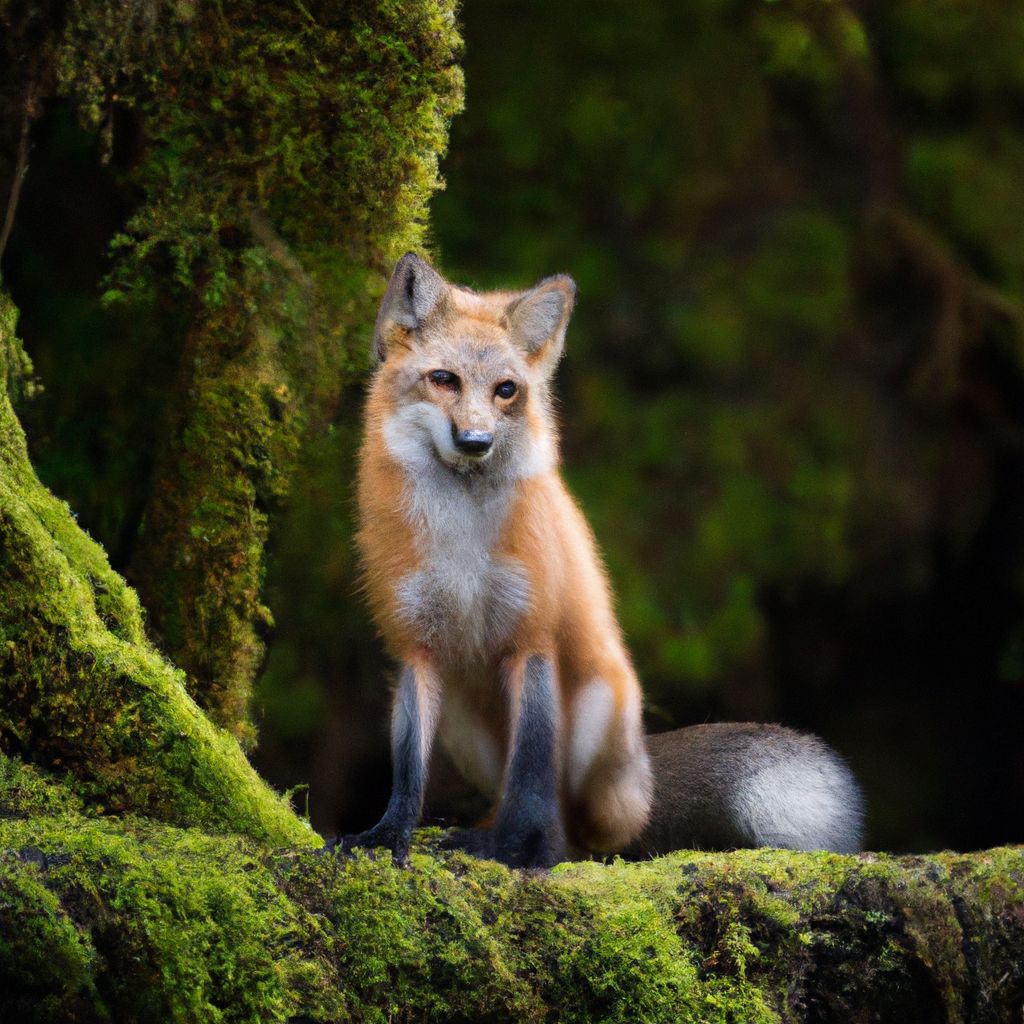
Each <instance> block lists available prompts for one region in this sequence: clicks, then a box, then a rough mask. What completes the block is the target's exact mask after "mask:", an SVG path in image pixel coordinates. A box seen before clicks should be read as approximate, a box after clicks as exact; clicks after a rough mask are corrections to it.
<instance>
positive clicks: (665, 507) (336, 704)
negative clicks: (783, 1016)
mask: <svg viewBox="0 0 1024 1024" xmlns="http://www.w3.org/2000/svg"><path fill="white" fill-rule="evenodd" d="M1011 7H1012V5H1006V4H1003V3H1002V2H1000V0H989V2H980V0H978V2H970V3H960V2H956V3H954V2H952V0H946V2H936V3H933V4H929V5H922V4H919V3H916V2H910V0H895V2H890V3H878V4H874V3H862V4H844V3H838V2H836V3H829V4H822V3H806V4H802V3H786V2H777V3H766V2H756V3H754V2H747V3H738V2H710V0H704V2H688V3H685V4H683V3H674V2H673V3H670V2H664V3H637V2H635V0H634V2H631V3H625V2H596V3H595V2H588V3H582V2H578V0H569V2H564V3H558V4H548V3H544V4H542V3H539V2H522V3H517V4H515V5H511V4H493V3H492V4H486V3H472V2H471V3H469V4H467V6H466V7H465V9H464V11H463V21H464V28H465V37H466V55H465V61H464V66H465V70H466V84H467V107H466V112H465V113H464V114H463V115H462V116H460V117H459V118H458V119H457V120H456V121H455V123H454V125H453V131H452V139H451V148H450V152H449V154H448V156H447V158H446V160H445V162H444V165H443V171H444V173H445V176H446V178H447V182H448V188H447V190H446V191H445V192H443V193H441V194H440V195H439V196H438V197H437V199H436V201H435V203H434V206H433V214H432V232H433V240H434V254H435V257H436V260H437V262H438V263H439V265H440V266H441V267H442V269H444V270H445V272H446V273H448V274H449V276H451V277H452V278H453V279H454V280H457V281H459V282H461V283H466V284H470V285H472V286H475V287H481V288H483V287H491V286H502V287H511V286H518V285H521V286H526V285H528V284H530V283H532V282H533V281H534V280H535V279H537V278H540V277H543V276H546V275H547V274H550V273H553V272H556V271H567V272H569V273H571V274H572V275H573V276H574V277H575V279H576V281H577V283H578V285H579V289H580V292H579V296H580V297H579V304H578V311H577V314H576V317H575V319H574V322H573V324H572V326H571V328H570V332H569V340H568V350H567V352H568V354H567V357H566V360H565V363H564V365H563V367H562V370H561V371H560V383H559V388H560V394H561V402H562V421H563V435H564V454H565V462H566V475H567V477H568V480H569V483H570V486H571V488H572V490H573V491H574V493H575V494H576V495H577V496H578V497H579V499H580V501H581V502H582V504H583V506H584V508H585V510H586V512H587V515H588V517H589V519H590V521H591V523H592V525H593V527H594V529H595V531H596V533H597V535H598V538H599V541H600V543H601V546H602V549H603V550H604V552H605V557H606V560H607V563H608V567H609V570H610V573H611V576H612V580H613V584H614V588H615V592H616V594H617V598H618V608H619V613H620V618H621V621H622V625H623V628H624V630H625V633H626V636H627V639H628V642H629V645H630V648H631V650H632V652H633V654H634V658H635V660H636V662H637V667H638V669H639V672H640V675H641V678H642V679H643V681H644V684H645V688H646V692H647V695H648V722H649V726H650V728H651V729H652V730H657V729H664V728H670V727H673V726H676V725H682V724H689V723H694V722H700V721H708V720H718V719H739V720H744V719H761V720H772V721H781V722H784V723H786V724H790V725H794V726H798V727H801V728H806V729H810V730H813V731H815V732H818V733H820V734H821V735H822V736H824V737H825V738H826V739H827V740H828V741H829V742H831V743H832V744H833V745H835V746H836V747H838V748H839V749H840V750H841V751H842V752H843V753H844V754H846V755H847V756H848V758H849V760H850V762H851V764H852V765H853V767H854V769H855V771H856V772H857V774H858V775H859V777H860V778H861V779H862V780H863V782H864V784H865V788H866V790H867V797H868V805H869V829H870V835H869V843H870V845H872V846H873V847H877V848H886V849H894V850H924V849H929V848H936V847H943V846H950V847H956V848H962V849H969V848H975V847H981V846H989V845H994V844H997V843H1002V842H1010V841H1016V842H1022V841H1024V810H1022V808H1024V747H1022V744H1021V742H1020V732H1021V726H1022V723H1024V332H1022V323H1021V298H1022V294H1024V64H1022V63H1021V60H1020V54H1021V53H1022V52H1024V14H1022V13H1020V12H1016V11H1014V10H1012V9H1011ZM33 142H34V150H33V159H32V166H31V171H30V175H29V176H28V178H27V179H26V185H25V191H24V195H23V200H22V204H21V207H20V208H19V217H18V222H17V226H16V231H15V234H14V236H13V237H12V239H11V243H10V246H9V248H8V251H7V253H6V255H5V260H4V266H3V272H4V278H5V281H6V282H7V284H8V286H9V287H10V290H11V293H12V296H13V298H14V300H15V301H16V303H17V304H18V306H19V307H20V309H21V310H22V321H21V333H22V335H23V337H24V339H25V342H26V346H27V348H28V350H29V352H30V354H31V356H32V357H33V359H34V360H35V363H36V369H37V373H38V375H39V377H40V379H41V381H42V383H43V385H44V388H45V390H44V391H43V393H42V394H41V395H40V396H38V397H37V398H35V399H33V400H31V401H28V402H25V403H23V406H22V408H20V409H19V413H20V415H21V416H22V419H23V422H24V423H25V425H26V429H27V431H28V433H29V437H30V443H31V446H32V451H33V456H34V458H35V461H36V465H37V466H38V468H39V470H40V473H41V475H42V476H43V478H44V480H45V482H46V483H47V484H48V485H50V486H51V487H52V488H53V489H54V490H55V491H56V492H57V493H58V494H60V495H61V496H63V497H65V498H66V499H67V500H68V501H69V502H70V504H71V505H72V507H73V508H74V509H75V511H76V513H77V514H78V515H79V517H80V521H81V522H82V523H83V524H84V525H86V526H87V527H88V528H89V530H90V531H91V532H92V533H93V534H94V536H96V537H97V538H98V539H99V540H101V541H102V542H103V543H104V545H106V547H107V549H108V551H109V552H110V554H111V558H112V560H113V562H114V564H115V565H116V566H118V567H119V568H122V569H123V568H124V567H126V566H127V565H128V563H129V561H130V558H131V554H132V549H133V546H134V544H135V539H136V537H137V535H138V529H139V521H138V520H139V516H140V514H141V509H142V508H143V506H144V504H145V497H146V494H147V486H148V479H149V477H148V475H149V473H150V472H151V470H152V451H153V446H154V444H155V443H156V438H157V436H158V433H159V429H160V425H161V423H162V416H163V414H164V412H165V410H164V408H163V397H162V396H163V395H164V384H165V381H166V379H167V376H168V374H170V373H171V372H172V367H174V366H175V365H177V359H178V354H179V351H180V338H181V336H182V335H183V333H184V328H185V325H184V324H182V323H181V322H180V314H179V313H178V312H177V308H176V306H175V304H174V303H173V302H168V303H167V304H166V308H163V309H162V311H160V307H159V306H157V307H156V308H157V309H158V313H157V314H156V315H154V316H152V317H150V318H149V319H147V320H146V321H144V322H140V321H139V320H138V319H137V318H133V317H132V316H131V315H130V314H129V313H127V312H124V311H118V310H117V308H114V309H113V310H111V309H105V308H103V307H101V304H100V302H99V293H100V290H101V284H100V282H101V279H102V278H103V275H104V274H105V273H106V271H107V270H108V268H109V264H108V261H107V257H106V256H105V252H106V250H107V246H108V244H109V241H110V239H111V238H112V236H113V235H114V234H115V233H116V232H117V230H118V229H119V227H120V226H121V225H122V224H123V222H124V220H125V219H126V217H127V216H128V215H129V214H130V212H131V210H132V208H133V203H134V202H135V197H134V196H133V195H132V193H131V190H130V189H129V188H127V187H126V186H125V185H124V184H123V182H122V180H121V178H120V176H119V170H118V166H119V159H120V158H121V156H122V155H121V154H118V153H114V154H113V159H112V160H111V161H110V162H109V163H107V164H103V163H102V162H101V159H100V158H101V155H102V147H101V144H100V141H99V140H97V139H96V138H94V137H93V136H91V135H89V134H87V133H86V132H84V131H82V130H81V129H80V128H78V127H77V126H76V121H75V118H74V116H73V114H72V112H71V111H69V110H67V109H66V108H63V107H61V106H59V105H55V106H53V107H50V108H48V109H47V111H46V113H45V115H44V116H43V117H42V118H41V119H40V121H39V122H38V123H37V125H36V127H35V129H34V133H33ZM125 159H127V157H125ZM364 341H365V339H361V340H360V343H362V342H364ZM363 382H364V379H363V378H361V377H360V378H357V379H354V380H353V381H352V382H351V384H350V387H349V391H348V394H347V396H346V399H345V401H343V402H342V403H341V405H340V407H339V411H338V413H337V415H336V417H335V422H334V423H333V424H331V427H330V429H329V430H327V431H325V432H324V433H323V434H322V435H321V436H319V437H318V438H317V440H316V441H315V442H314V443H312V444H310V446H309V449H308V451H307V452H306V460H305V466H304V470H303V473H302V474H301V475H300V477H299V479H298V480H297V481H296V484H295V487H294V489H293V494H292V500H291V502H290V504H289V506H288V509H287V511H286V512H285V513H284V514H283V515H282V516H281V518H280V520H279V522H278V523H277V525H276V529H275V535H274V540H273V560H272V571H271V576H270V580H269V603H270V605H271V607H272V609H273V611H274V615H275V618H276V621H277V627H276V631H275V633H274V636H273V639H272V641H271V646H270V655H269V660H268V664H267V667H266V670H265V672H264V674H263V676H262V678H261V680H260V683H259V686H258V691H257V708H256V712H257V724H258V728H259V731H260V737H261V739H260V745H259V747H258V748H257V750H256V753H255V760H256V762H257V764H258V765H259V766H260V768H261V769H262V770H263V771H264V772H265V774H266V775H267V776H268V777H269V778H270V779H271V781H273V782H274V783H275V784H277V785H278V786H280V787H281V788H288V787H292V786H295V785H300V784H306V783H308V784H309V791H308V800H309V810H310V812H311V814H312V817H313V821H314V823H315V824H317V825H318V827H321V828H323V829H328V830H330V829H333V828H335V827H342V828H344V829H345V830H346V831H349V830H355V829H357V828H360V827H363V826H365V825H368V824H370V823H372V821H373V820H374V819H375V818H376V816H377V815H378V814H379V813H380V811H381V810H382V809H383V806H384V803H385V801H386V795H387V789H388V781H389V779H388V769H387V749H386V748H387V741H386V735H387V725H386V719H387V705H388V680H389V675H390V669H389V666H387V664H386V662H385V661H384V659H383V657H382V655H381V653H380V650H379V647H378V645H377V643H376V641H375V639H374V634H373V628H372V625H371V624H370V623H369V621H368V619H367V616H366V612H365V609H364V608H363V606H362V604H361V602H360V600H359V598H358V596H357V593H356V587H357V568H356V563H355V557H354V552H353V549H352V542H351V534H352V512H353V507H352V500H353V498H352V486H351V485H352V475H353V470H354V452H355V446H356V444H357V440H358V436H359V423H358V418H359V408H360V404H361V391H362V385H363ZM441 774H442V775H444V774H445V773H444V769H443V766H442V770H441ZM441 781H442V784H441V785H439V786H438V787H437V793H436V794H435V799H434V801H433V810H434V813H435V814H436V815H439V816H441V817H443V818H447V817H449V816H450V815H452V814H454V813H456V812H457V810H458V809H460V808H461V809H463V811H464V812H466V813H468V807H469V805H468V804H465V803H463V802H462V800H461V797H460V796H459V793H458V789H457V787H456V786H455V784H454V783H452V784H447V780H446V779H444V778H443V779H442V780H441ZM297 799H298V800H299V802H300V804H301V802H302V800H303V797H302V796H301V794H300V795H299V796H298V797H297Z"/></svg>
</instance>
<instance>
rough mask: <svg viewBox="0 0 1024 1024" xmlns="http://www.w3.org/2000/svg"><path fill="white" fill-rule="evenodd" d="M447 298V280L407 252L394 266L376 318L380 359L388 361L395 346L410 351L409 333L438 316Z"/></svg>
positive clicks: (376, 351) (375, 339)
mask: <svg viewBox="0 0 1024 1024" xmlns="http://www.w3.org/2000/svg"><path fill="white" fill-rule="evenodd" d="M447 294H448V284H447V282H446V281H445V279H444V278H443V277H442V276H441V275H440V274H439V273H438V272H437V271H436V270H435V269H434V268H433V267H432V266H430V264H429V263H427V262H425V261H424V260H422V259H421V258H420V257H419V256H417V255H416V253H414V252H407V253H406V254H405V255H404V256H403V257H402V258H401V259H400V260H399V261H398V263H397V264H396V265H395V271H394V273H393V274H392V275H391V280H390V281H389V282H388V288H387V291H386V292H385V293H384V298H383V299H382V300H381V304H380V312H379V313H378V314H377V323H376V325H375V326H374V329H373V351H374V355H376V357H377V359H378V360H380V361H383V360H384V359H386V358H387V355H388V349H389V348H390V347H391V346H392V345H394V344H404V345H405V346H406V347H408V341H407V338H408V332H410V331H415V330H417V329H419V328H421V327H422V326H423V325H424V324H425V323H426V322H427V321H428V320H429V319H430V318H431V317H432V316H433V315H434V314H436V313H437V312H438V311H439V309H440V308H441V306H442V305H443V304H444V301H445V298H446V296H447Z"/></svg>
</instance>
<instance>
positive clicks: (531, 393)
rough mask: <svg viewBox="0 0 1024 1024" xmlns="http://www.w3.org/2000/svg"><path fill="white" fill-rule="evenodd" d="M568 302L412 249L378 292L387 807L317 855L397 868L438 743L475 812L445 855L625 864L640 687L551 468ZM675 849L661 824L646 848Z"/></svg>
mask: <svg viewBox="0 0 1024 1024" xmlns="http://www.w3.org/2000/svg"><path fill="white" fill-rule="evenodd" d="M575 302H576V286H575V283H574V282H573V280H572V278H571V277H569V276H568V275H565V274H558V275H555V276H552V277H548V278H545V279H544V280H542V281H540V282H539V283H537V284H536V285H534V286H533V287H532V288H529V289H527V290H525V291H492V292H476V291H473V290H471V289H470V288H467V287H464V286H461V285H456V284H452V283H450V282H449V281H447V280H446V279H445V278H444V277H442V275H441V274H440V273H438V271H437V270H435V269H434V268H433V267H432V266H431V265H430V264H429V263H427V262H426V261H425V260H423V259H422V258H421V257H420V256H418V255H416V254H415V253H411V252H410V253H406V254H405V255H404V256H403V257H402V258H401V259H400V260H399V261H398V263H397V265H396V267H395V269H394V272H393V274H392V276H391V278H390V281H389V282H388V285H387V288H386V290H385V293H384V297H383V299H382V301H381V305H380V309H379V312H378V315H377V319H376V323H375V325H374V331H373V352H374V356H375V361H376V367H375V369H374V372H373V374H372V377H371V380H370V383H369V388H368V395H367V400H366V407H365V414H364V427H365V429H364V435H363V442H362V446H361V449H360V453H359V462H358V474H357V506H358V527H357V531H356V542H357V546H358V549H359V552H360V556H361V563H362V588H363V590H364V593H365V596H366V598H367V601H368V604H369V607H370V610H371V612H372V615H373V618H374V620H375V622H376V625H377V627H378V630H379V632H380V634H381V636H382V638H383V641H384V645H385V647H386V648H387V650H388V653H389V654H390V656H391V657H392V658H393V659H394V660H395V661H396V662H397V664H398V665H399V666H400V670H399V675H398V682H397V685H396V687H395V691H394V697H393V703H392V713H391V736H390V741H391V754H392V791H391V797H390V799H389V801H388V805H387V808H386V810H385V812H384V815H383V817H382V818H381V820H380V821H379V822H378V823H377V824H376V825H374V826H373V827H372V828H370V829H369V830H367V831H365V832H362V833H357V834H355V835H343V836H337V837H335V838H334V839H332V840H330V841H329V843H328V844H327V847H328V849H331V850H334V851H336V852H342V853H348V852H351V851H352V850H354V849H355V848H358V847H364V848H373V847H385V848H387V849H389V850H390V851H391V852H392V854H393V855H394V858H395V859H396V861H398V862H400V863H402V862H406V861H407V858H408V853H409V846H410V841H411V835H412V831H413V828H414V827H415V825H416V824H417V823H418V821H419V819H420V816H421V814H422V808H423V800H424V791H425V785H426V779H427V773H428V769H429V763H430V756H431V751H432V749H433V746H434V743H435V740H439V741H440V742H441V743H442V744H443V745H444V747H445V748H446V750H447V751H448V753H449V754H450V755H451V758H452V760H453V761H454V763H455V765H456V766H457V767H458V769H459V770H460V772H461V773H462V774H463V775H464V776H465V777H466V778H467V779H468V780H469V781H470V782H471V783H473V784H474V785H475V786H476V787H477V788H478V789H480V790H481V791H482V793H483V794H484V795H485V796H487V797H488V798H489V799H490V800H492V801H493V804H494V810H493V812H492V814H491V816H490V819H489V820H488V821H487V822H485V823H484V824H483V825H481V826H479V827H477V828H472V829H462V830H457V831H454V832H452V833H450V834H449V836H448V838H447V840H446V845H448V846H451V847H455V848H461V849H464V850H467V851H469V852H470V853H473V854H475V855H477V856H480V857H487V858H490V859H494V860H497V861H500V862H502V863H504V864H506V865H508V866H510V867H517V868H547V867H550V866H552V865H554V864H556V863H558V862H559V861H561V860H563V859H565V858H566V857H567V856H568V855H569V854H570V853H589V854H596V855H601V854H606V853H611V852H614V851H619V850H624V849H627V848H629V847H630V844H631V843H635V842H637V841H638V840H640V838H641V837H642V836H643V834H644V829H645V826H647V825H648V823H649V821H650V820H651V810H652V801H653V798H654V793H655V781H654V775H653V772H652V766H651V758H650V755H649V753H648V747H647V741H646V739H645V736H644V731H643V721H642V705H643V699H642V693H641V688H640V683H639V681H638V678H637V674H636V672H635V670H634V667H633V664H632V661H631V659H630V656H629V653H628V651H627V649H626V646H625V643H624V640H623V637H622V632H621V630H620V628H619V624H618V621H617V619H616V616H615V613H614V610H613V603H612V597H611V590H610V586H609V581H608V578H607V574H606V571H605V568H604V565H603V562H602V560H601V558H600V556H599V554H598V549H597V544H596V541H595V538H594V536H593V534H592V532H591V530H590V527H589V525H588V524H587V522H586V520H585V518H584V516H583V514H582V512H581V510H580V509H579V507H578V506H577V504H576V502H575V500H574V499H573V498H572V496H571V495H570V493H569V491H568V489H567V487H566V485H565V483H564V481H563V479H562V476H561V473H560V471H559V437H558V430H557V427H556V415H555V408H554V395H553V386H552V380H553V376H554V372H555V369H556V367H557V366H558V363H559V361H560V359H561V356H562V354H563V350H564V346H565V338H566V331H567V327H568V324H569V319H570V316H571V314H572V312H573V308H574V306H575ZM676 746H677V747H678V744H677V745H676ZM683 747H684V748H685V749H690V747H692V744H689V745H688V744H686V743H684V744H683ZM712 778H717V779H719V780H721V779H722V774H721V773H718V775H715V773H712ZM719 790H722V787H721V786H719ZM720 795H722V805H723V807H724V806H727V800H726V799H725V796H726V795H727V794H724V792H723V793H722V794H720ZM666 808H667V810H666V813H665V814H662V815H661V816H660V817H659V818H657V819H655V820H656V821H658V822H660V823H661V825H664V823H665V821H666V820H668V821H674V822H675V823H676V825H679V824H680V816H682V817H683V818H685V817H686V815H688V814H689V815H690V816H691V818H692V817H693V808H692V805H691V804H689V803H687V802H686V801H682V802H680V801H679V800H678V799H674V798H670V799H668V801H667V802H666ZM727 813H728V812H727ZM684 824H685V823H684ZM659 827H660V826H659ZM684 834H687V828H686V827H682V828H681V829H680V828H676V829H675V830H674V831H673V830H672V829H671V828H669V830H668V831H667V832H666V831H665V829H664V828H661V831H660V832H658V833H657V835H655V836H654V837H653V842H654V843H655V844H656V843H657V842H658V841H664V839H665V837H666V836H669V837H670V838H674V837H675V836H676V835H684ZM738 834H739V832H737V835H738ZM648 848H651V849H653V846H652V845H651V843H648Z"/></svg>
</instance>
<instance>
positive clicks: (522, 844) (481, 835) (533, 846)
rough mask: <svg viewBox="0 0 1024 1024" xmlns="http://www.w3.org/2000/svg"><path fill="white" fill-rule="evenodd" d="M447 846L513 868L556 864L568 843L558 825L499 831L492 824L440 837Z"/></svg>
mask: <svg viewBox="0 0 1024 1024" xmlns="http://www.w3.org/2000/svg"><path fill="white" fill-rule="evenodd" d="M441 848H442V849H445V850H464V851H465V852H466V853H469V854H472V856H474V857H480V858H481V859H482V860H496V861H499V862H500V863H502V864H504V865H505V866H506V867H510V868H526V869H541V868H550V867H554V865H555V864H558V863H559V862H560V861H562V860H564V859H565V856H566V845H565V839H564V837H563V835H562V831H561V829H559V828H555V827H549V828H533V829H524V830H522V831H517V832H505V833H504V834H500V833H499V832H498V831H496V830H495V829H493V828H459V829H453V830H452V831H451V832H449V833H448V834H447V835H445V836H444V838H443V839H442V840H441Z"/></svg>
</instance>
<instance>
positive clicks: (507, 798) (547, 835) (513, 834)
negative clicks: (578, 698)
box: [486, 655, 566, 868]
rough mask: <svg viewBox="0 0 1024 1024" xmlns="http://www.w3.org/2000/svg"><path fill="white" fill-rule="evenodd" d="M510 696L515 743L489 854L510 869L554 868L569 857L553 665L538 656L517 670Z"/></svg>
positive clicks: (490, 837)
mask: <svg viewBox="0 0 1024 1024" xmlns="http://www.w3.org/2000/svg"><path fill="white" fill-rule="evenodd" d="M509 691H510V694H511V700H512V705H513V706H512V709H511V710H512V743H511V750H510V756H509V762H508V769H507V772H506V775H505V787H504V792H503V794H502V798H501V804H500V806H499V807H498V813H497V816H496V817H495V820H494V827H493V828H492V829H490V831H489V835H488V841H487V843H486V846H487V850H486V854H487V856H490V857H493V858H494V859H495V860H500V861H502V862H503V863H505V864H508V865H509V866H510V867H519V868H546V867H551V866H552V865H554V864H557V863H558V862H559V861H560V860H563V859H564V858H565V854H566V843H565V827H564V825H563V823H562V808H561V803H560V800H559V788H560V787H559V771H558V764H559V762H558V745H559V731H560V726H561V705H560V701H559V695H558V686H557V681H556V679H555V668H554V665H553V663H552V662H551V660H550V659H549V658H546V657H541V656H540V655H532V656H531V657H529V658H526V659H525V661H521V662H519V663H518V664H517V665H513V666H512V671H511V677H510V679H509Z"/></svg>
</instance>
